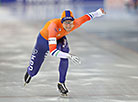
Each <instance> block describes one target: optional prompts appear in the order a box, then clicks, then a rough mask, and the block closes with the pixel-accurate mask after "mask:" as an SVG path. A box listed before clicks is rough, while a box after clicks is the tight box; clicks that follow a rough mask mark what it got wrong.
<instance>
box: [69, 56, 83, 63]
mask: <svg viewBox="0 0 138 102" xmlns="http://www.w3.org/2000/svg"><path fill="white" fill-rule="evenodd" d="M69 59H70V60H71V61H72V62H73V63H74V64H81V60H80V58H79V57H77V56H75V55H72V54H69Z"/></svg>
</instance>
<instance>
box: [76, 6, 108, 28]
mask: <svg viewBox="0 0 138 102" xmlns="http://www.w3.org/2000/svg"><path fill="white" fill-rule="evenodd" d="M105 14H106V12H104V10H103V9H102V8H100V9H98V10H96V11H95V12H90V13H88V14H86V15H84V16H82V17H80V18H77V19H75V21H74V25H75V26H74V29H76V28H78V27H80V26H81V25H82V24H83V23H85V22H87V21H89V20H91V19H94V18H96V17H100V16H102V15H105Z"/></svg>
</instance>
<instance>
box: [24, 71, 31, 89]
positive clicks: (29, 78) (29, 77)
mask: <svg viewBox="0 0 138 102" xmlns="http://www.w3.org/2000/svg"><path fill="white" fill-rule="evenodd" d="M31 78H32V77H31V76H30V75H29V74H28V72H26V74H25V76H24V81H25V83H24V86H25V85H26V84H28V83H29V82H30V80H31Z"/></svg>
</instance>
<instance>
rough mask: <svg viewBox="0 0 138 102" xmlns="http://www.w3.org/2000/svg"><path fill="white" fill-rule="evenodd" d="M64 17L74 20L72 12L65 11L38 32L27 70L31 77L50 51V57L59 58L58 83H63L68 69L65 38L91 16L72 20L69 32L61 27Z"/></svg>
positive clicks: (67, 49) (67, 51) (87, 15)
mask: <svg viewBox="0 0 138 102" xmlns="http://www.w3.org/2000/svg"><path fill="white" fill-rule="evenodd" d="M66 16H68V17H66ZM65 17H66V18H67V20H68V18H70V17H71V18H74V17H73V14H72V12H71V11H68V10H66V11H64V12H63V13H62V17H61V18H58V19H52V20H50V21H48V22H47V23H46V24H45V26H44V27H43V28H42V30H41V31H40V34H39V36H38V38H37V42H36V45H35V48H34V50H33V53H32V56H31V60H30V65H29V67H28V70H27V71H28V73H29V74H30V76H31V77H32V76H34V75H36V74H37V72H38V71H39V69H40V66H41V64H42V62H43V61H44V57H45V54H46V53H47V51H50V54H51V55H52V56H57V57H60V65H59V73H60V74H59V82H61V83H64V81H65V77H66V73H67V69H68V58H67V57H68V53H69V48H68V42H67V39H66V37H65V36H66V35H67V34H69V33H70V32H72V31H73V30H75V29H76V28H78V27H80V26H81V25H82V24H83V23H85V22H86V21H89V20H90V19H91V18H92V17H91V15H89V14H86V15H84V16H82V17H80V18H77V19H73V20H74V21H73V25H74V26H73V28H72V30H71V31H70V32H67V31H66V30H65V29H64V28H63V25H62V22H63V20H66V19H63V18H65Z"/></svg>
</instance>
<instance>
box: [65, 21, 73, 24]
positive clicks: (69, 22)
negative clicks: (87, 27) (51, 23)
mask: <svg viewBox="0 0 138 102" xmlns="http://www.w3.org/2000/svg"><path fill="white" fill-rule="evenodd" d="M64 23H65V24H73V21H65V22H64Z"/></svg>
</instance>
